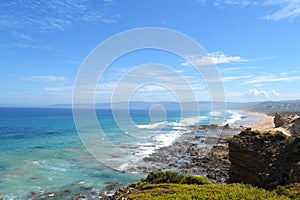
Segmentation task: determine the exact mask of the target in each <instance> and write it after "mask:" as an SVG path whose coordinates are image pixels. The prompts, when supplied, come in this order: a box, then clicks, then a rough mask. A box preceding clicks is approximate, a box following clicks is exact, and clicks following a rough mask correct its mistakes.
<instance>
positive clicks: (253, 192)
mask: <svg viewBox="0 0 300 200" xmlns="http://www.w3.org/2000/svg"><path fill="white" fill-rule="evenodd" d="M298 194H299V193H297V192H295V191H294V190H292V189H291V188H283V187H282V188H278V190H274V191H268V190H265V189H261V188H257V187H253V186H251V185H244V184H213V183H211V182H210V181H208V180H207V179H205V178H203V177H200V176H194V175H184V174H183V173H177V172H171V171H166V172H152V173H150V174H149V175H148V176H147V178H146V179H144V180H141V181H139V182H136V183H133V184H131V185H129V186H126V187H124V188H121V189H119V191H117V193H116V196H115V198H114V199H139V200H148V199H149V200H150V199H151V200H152V199H154V200H155V199H156V200H172V199H174V200H180V199H186V200H189V199H195V200H196V199H197V200H198V199H199V200H201V199H225V200H226V199H228V200H237V199H246V200H247V199H253V200H254V199H255V200H256V199H274V200H280V199H291V198H293V199H297V197H298Z"/></svg>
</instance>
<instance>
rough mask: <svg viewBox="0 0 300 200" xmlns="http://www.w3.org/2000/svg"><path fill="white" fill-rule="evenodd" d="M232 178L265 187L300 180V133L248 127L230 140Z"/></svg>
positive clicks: (232, 180)
mask: <svg viewBox="0 0 300 200" xmlns="http://www.w3.org/2000/svg"><path fill="white" fill-rule="evenodd" d="M229 159H230V161H231V167H230V169H229V182H230V183H236V182H242V183H247V184H251V185H254V186H258V187H263V188H268V189H269V188H270V189H271V188H275V187H277V186H278V185H286V184H289V183H296V182H300V137H299V136H293V137H287V136H285V135H283V134H282V133H280V132H269V133H264V134H262V133H260V132H257V131H255V132H254V131H251V129H247V130H245V131H242V132H241V133H240V134H239V135H237V136H234V137H233V138H232V139H230V140H229Z"/></svg>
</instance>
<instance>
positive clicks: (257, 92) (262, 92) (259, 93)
mask: <svg viewBox="0 0 300 200" xmlns="http://www.w3.org/2000/svg"><path fill="white" fill-rule="evenodd" d="M249 94H250V95H253V96H255V97H261V98H266V99H270V98H274V97H278V96H279V93H277V92H276V91H275V90H271V91H266V90H258V89H256V88H254V89H252V90H249Z"/></svg>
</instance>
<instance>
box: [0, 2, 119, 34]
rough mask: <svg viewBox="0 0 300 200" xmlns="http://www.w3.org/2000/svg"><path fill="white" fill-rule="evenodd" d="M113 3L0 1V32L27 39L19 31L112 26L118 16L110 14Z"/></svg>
mask: <svg viewBox="0 0 300 200" xmlns="http://www.w3.org/2000/svg"><path fill="white" fill-rule="evenodd" d="M112 5H113V1H92V0H85V1H80V0H62V1H55V0H39V1H27V0H12V1H2V2H0V10H1V15H0V29H5V30H10V31H11V30H14V31H17V32H15V35H16V36H17V37H23V38H24V39H26V38H27V39H29V38H28V37H27V36H26V35H25V34H23V35H22V34H20V33H19V32H20V30H23V29H25V28H26V29H30V30H33V31H51V30H61V31H63V30H65V29H66V28H67V27H70V26H74V25H77V24H81V23H85V22H97V21H102V22H104V23H113V22H116V21H117V20H119V18H120V15H118V14H115V13H113V12H112V10H111V7H112Z"/></svg>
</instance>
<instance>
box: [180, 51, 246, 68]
mask: <svg viewBox="0 0 300 200" xmlns="http://www.w3.org/2000/svg"><path fill="white" fill-rule="evenodd" d="M186 60H187V61H186V62H184V63H182V64H181V65H182V66H188V65H190V64H193V65H195V66H203V65H210V64H223V63H232V62H246V61H247V60H246V59H243V58H241V57H240V56H227V55H225V54H224V53H223V52H220V51H218V52H214V53H207V54H205V55H189V56H187V57H186Z"/></svg>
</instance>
